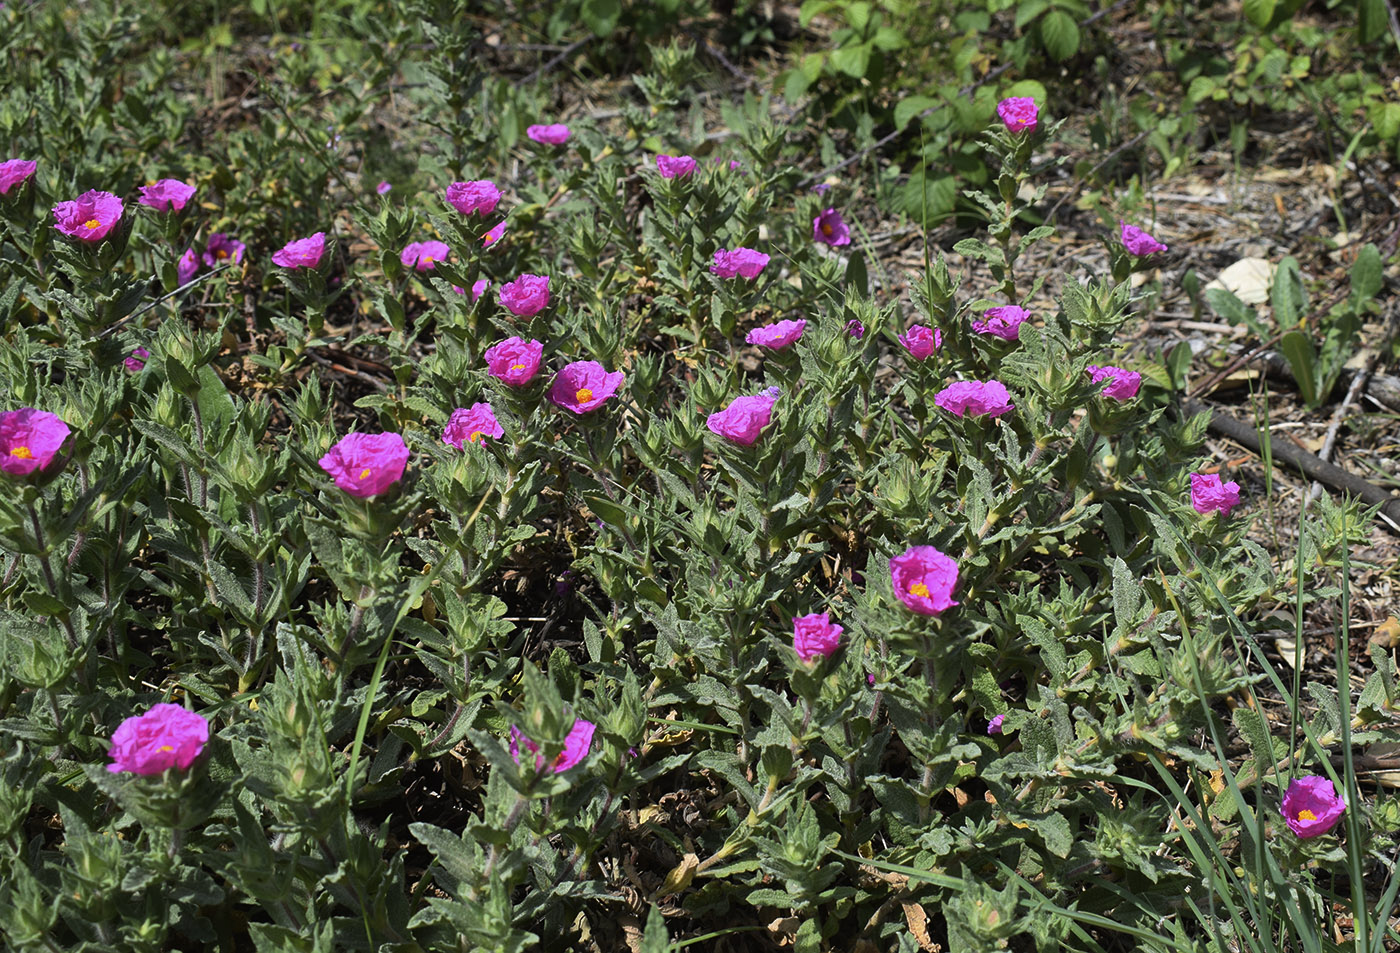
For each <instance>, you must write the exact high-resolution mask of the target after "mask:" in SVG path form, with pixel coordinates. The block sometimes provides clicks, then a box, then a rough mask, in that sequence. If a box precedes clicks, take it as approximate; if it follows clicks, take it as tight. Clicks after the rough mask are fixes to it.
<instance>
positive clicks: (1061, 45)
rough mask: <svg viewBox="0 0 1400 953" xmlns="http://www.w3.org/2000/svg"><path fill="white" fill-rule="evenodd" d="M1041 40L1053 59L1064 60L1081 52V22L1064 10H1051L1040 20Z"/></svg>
mask: <svg viewBox="0 0 1400 953" xmlns="http://www.w3.org/2000/svg"><path fill="white" fill-rule="evenodd" d="M1040 40H1041V42H1042V43H1044V44H1045V52H1047V53H1049V54H1050V57H1051V59H1054V60H1058V61H1060V62H1063V61H1064V60H1067V59H1069V58H1070V57H1071V56H1073V55H1074V54H1075V53H1078V52H1079V24H1077V23H1075V22H1074V17H1072V16H1070V15H1069V14H1068V13H1065V12H1064V11H1063V10H1051V11H1050V12H1049V13H1047V14H1045V19H1043V20H1041V21H1040Z"/></svg>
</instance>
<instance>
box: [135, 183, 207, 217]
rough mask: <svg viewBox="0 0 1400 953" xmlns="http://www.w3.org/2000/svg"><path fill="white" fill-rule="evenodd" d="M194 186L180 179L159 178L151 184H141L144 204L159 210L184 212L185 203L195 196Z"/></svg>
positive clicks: (142, 202)
mask: <svg viewBox="0 0 1400 953" xmlns="http://www.w3.org/2000/svg"><path fill="white" fill-rule="evenodd" d="M194 192H195V189H194V186H193V185H187V184H186V183H184V182H181V181H180V180H179V179H159V180H157V181H156V182H154V183H152V184H151V185H143V186H141V198H140V199H139V200H138V201H140V203H141V204H142V205H145V206H147V207H148V208H153V209H155V210H156V211H157V212H170V211H175V212H183V211H184V210H185V203H186V202H188V201H189V200H190V199H191V198H192V197H193V196H194Z"/></svg>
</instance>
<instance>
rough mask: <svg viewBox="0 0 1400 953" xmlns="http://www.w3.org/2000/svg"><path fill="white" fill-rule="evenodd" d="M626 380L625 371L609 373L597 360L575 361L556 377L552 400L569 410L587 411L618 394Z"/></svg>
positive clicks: (584, 412) (551, 392)
mask: <svg viewBox="0 0 1400 953" xmlns="http://www.w3.org/2000/svg"><path fill="white" fill-rule="evenodd" d="M622 381H623V374H622V372H621V371H613V372H612V373H608V371H607V369H606V368H604V367H603V365H601V364H599V363H598V362H597V361H574V362H573V363H572V364H567V365H565V367H564V369H563V370H562V371H560V372H559V373H558V375H556V376H555V378H554V384H553V385H552V386H551V387H550V388H549V399H550V401H551V402H553V403H555V404H557V405H558V406H560V407H563V408H564V409H565V410H572V411H573V412H574V413H576V414H586V413H588V412H589V411H590V410H592V409H593V408H595V407H597V406H599V405H600V404H602V403H603V401H605V400H607V399H608V398H609V397H611V396H612V395H613V394H616V393H617V389H618V388H619V387H621V386H622Z"/></svg>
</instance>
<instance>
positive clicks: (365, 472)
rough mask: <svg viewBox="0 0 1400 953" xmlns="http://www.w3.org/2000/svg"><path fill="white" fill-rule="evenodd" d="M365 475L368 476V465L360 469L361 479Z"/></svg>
mask: <svg viewBox="0 0 1400 953" xmlns="http://www.w3.org/2000/svg"><path fill="white" fill-rule="evenodd" d="M367 476H369V467H365V468H364V469H363V470H361V471H360V479H361V480H363V479H364V478H365V477H367Z"/></svg>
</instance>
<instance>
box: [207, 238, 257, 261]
mask: <svg viewBox="0 0 1400 953" xmlns="http://www.w3.org/2000/svg"><path fill="white" fill-rule="evenodd" d="M247 247H248V246H247V245H244V244H243V243H242V242H240V241H239V240H238V239H236V238H231V237H229V236H228V235H225V234H224V233H223V232H215V233H214V234H212V235H210V236H209V241H208V242H206V243H205V245H204V263H205V264H206V265H208V266H209V267H210V268H213V267H215V266H217V265H222V264H224V263H225V262H232V263H233V264H235V265H236V264H238V263H239V262H241V261H242V260H243V251H244V249H246V248H247Z"/></svg>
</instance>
